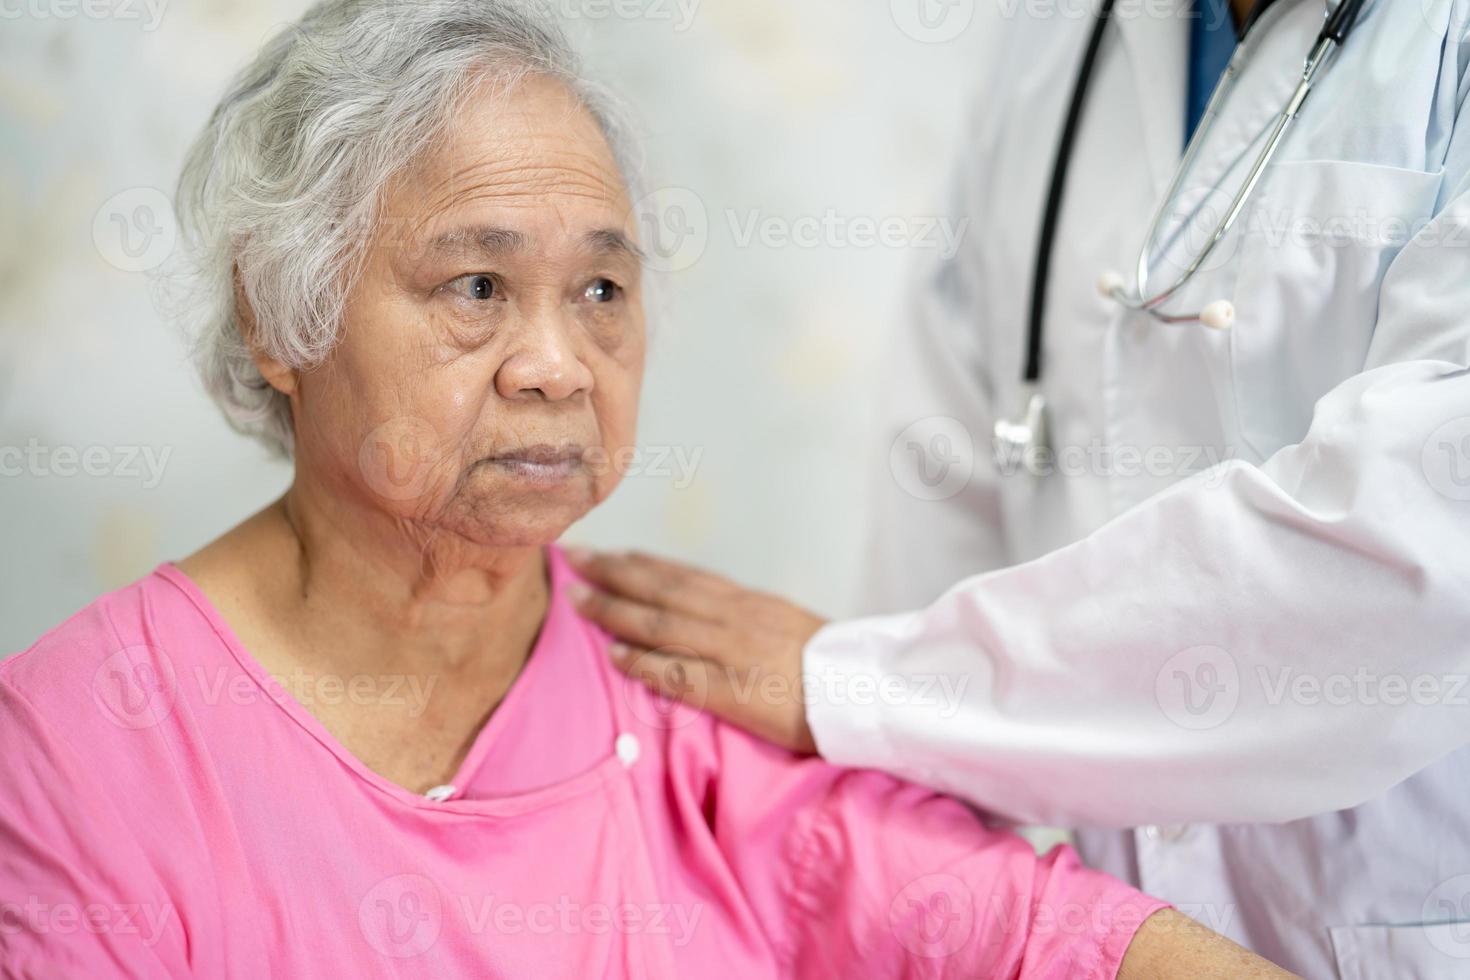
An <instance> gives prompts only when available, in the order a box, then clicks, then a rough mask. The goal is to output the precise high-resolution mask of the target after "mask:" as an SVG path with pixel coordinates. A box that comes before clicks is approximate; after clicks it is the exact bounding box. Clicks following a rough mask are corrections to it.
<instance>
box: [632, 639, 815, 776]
mask: <svg viewBox="0 0 1470 980" xmlns="http://www.w3.org/2000/svg"><path fill="white" fill-rule="evenodd" d="M609 655H610V656H611V658H612V661H613V663H614V664H615V665H616V666H617V667H618V669H620V670H621V671H623V673H625V674H627V675H628V676H629V677H631V678H633V679H635V680H638V681H641V682H642V683H643V684H644V685H646V686H647V687H648V688H650V689H651V690H653V691H654V692H656V693H658V694H662V695H663V696H664V697H667V698H669V699H670V700H673V701H679V702H682V703H684V704H687V705H689V706H690V707H692V708H697V709H700V710H705V711H709V712H710V713H711V714H714V715H716V716H717V717H719V718H721V719H723V720H724V721H727V722H729V723H731V724H733V725H737V726H739V727H740V728H743V729H745V730H746V731H748V732H750V733H751V734H753V735H756V736H758V737H760V738H764V739H765V740H766V741H768V742H772V743H774V744H776V745H779V746H781V747H783V748H785V749H787V750H789V751H792V752H800V753H805V754H808V755H810V754H813V753H815V752H816V742H815V740H814V739H813V737H812V733H811V729H810V728H809V727H808V726H807V722H806V711H805V707H804V705H803V703H802V700H801V691H800V689H799V688H789V689H788V688H783V687H781V686H780V685H772V684H770V683H762V684H742V683H740V681H739V678H738V677H737V675H736V673H735V672H734V671H733V670H732V669H731V668H729V667H727V666H725V665H722V664H717V663H713V662H711V661H709V660H705V659H703V658H702V657H699V656H695V655H692V651H688V650H685V649H682V648H668V647H665V648H661V649H658V650H647V649H643V648H639V647H629V646H628V645H626V644H621V643H617V644H614V645H613V648H612V649H611V650H609Z"/></svg>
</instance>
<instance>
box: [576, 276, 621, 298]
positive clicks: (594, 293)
mask: <svg viewBox="0 0 1470 980" xmlns="http://www.w3.org/2000/svg"><path fill="white" fill-rule="evenodd" d="M620 289H621V287H619V286H618V284H617V283H615V282H613V281H612V280H611V279H594V280H592V281H591V282H590V283H588V284H587V291H586V292H584V293H583V294H582V296H583V298H584V299H586V300H587V302H589V303H611V302H612V301H613V300H615V299H617V298H618V292H619V291H620Z"/></svg>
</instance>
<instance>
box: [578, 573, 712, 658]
mask: <svg viewBox="0 0 1470 980" xmlns="http://www.w3.org/2000/svg"><path fill="white" fill-rule="evenodd" d="M567 595H568V596H569V597H570V598H571V600H572V602H573V604H575V605H576V607H577V611H578V612H580V613H581V614H582V615H583V616H586V617H587V618H588V619H590V620H592V621H593V622H594V623H596V624H597V625H599V626H601V627H602V628H603V629H605V630H607V631H608V632H609V633H611V634H613V635H614V636H616V637H618V638H619V639H621V640H623V641H624V642H626V643H629V644H633V645H635V646H641V647H649V648H656V647H686V648H689V649H692V650H695V651H698V652H700V653H701V654H702V653H704V652H705V651H707V650H708V651H713V650H717V649H719V648H721V647H722V646H723V645H724V643H725V637H724V636H723V634H722V631H721V628H720V627H719V626H718V625H717V624H715V623H712V622H710V621H709V620H706V619H700V618H698V617H697V616H691V615H689V614H687V613H683V612H676V611H674V610H672V609H665V608H662V607H660V606H651V605H648V604H646V603H643V602H638V601H635V600H633V599H628V598H624V597H623V596H620V595H615V594H613V593H611V592H603V591H602V590H600V589H597V588H593V587H590V586H587V585H583V584H582V583H580V582H577V583H573V584H572V585H571V586H569V587H568V588H567Z"/></svg>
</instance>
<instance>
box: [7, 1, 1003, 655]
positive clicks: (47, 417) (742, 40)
mask: <svg viewBox="0 0 1470 980" xmlns="http://www.w3.org/2000/svg"><path fill="white" fill-rule="evenodd" d="M554 2H555V3H556V5H557V7H558V8H559V9H560V10H561V11H562V12H563V14H564V15H565V16H566V17H567V19H568V21H569V23H570V25H571V27H572V28H573V32H574V35H575V36H576V37H578V38H579V39H580V41H581V46H582V48H583V50H584V51H585V52H586V53H587V55H588V58H589V61H590V62H591V64H592V65H593V66H594V67H595V68H596V69H597V73H598V74H599V75H600V76H601V77H602V78H604V79H606V80H608V81H609V82H610V83H611V84H612V85H613V86H614V87H615V88H616V89H618V90H619V91H620V92H621V93H622V94H623V95H624V96H626V97H627V99H628V100H629V101H630V102H631V103H632V104H633V106H634V107H635V108H636V110H637V114H638V116H639V118H640V120H641V122H642V127H643V132H644V135H645V138H646V140H645V141H646V146H647V151H648V152H647V155H648V160H649V175H650V186H652V187H661V188H677V189H678V190H676V191H674V192H672V196H667V197H666V198H660V200H668V201H672V202H673V203H675V204H683V205H685V206H686V210H685V212H684V216H685V217H690V218H691V219H692V223H691V224H690V225H689V227H691V228H693V229H694V230H695V231H696V233H697V232H698V229H699V228H700V227H701V226H700V225H699V223H698V222H699V214H700V212H701V210H702V213H703V214H704V216H705V218H704V224H703V228H704V229H705V231H704V234H703V235H702V236H701V235H698V234H696V237H693V238H688V239H685V240H684V242H683V245H682V248H681V249H680V250H678V251H675V252H674V254H673V259H675V260H676V261H674V262H672V263H670V264H674V265H678V266H681V268H679V269H678V271H673V272H670V273H669V274H668V275H667V276H666V277H665V278H664V282H663V285H662V298H661V301H660V309H659V311H658V317H657V318H658V321H659V322H658V325H657V327H656V336H655V340H654V344H653V350H652V355H651V359H650V365H649V374H648V380H647V387H646V391H645V398H644V409H643V428H642V437H643V442H644V443H645V444H646V445H648V446H650V447H668V449H669V450H670V451H671V452H672V451H676V450H677V451H679V452H682V453H683V454H684V459H685V460H693V459H697V460H698V465H697V468H696V470H695V475H694V479H693V481H692V482H691V483H689V484H688V485H687V486H683V485H676V484H679V483H680V481H679V480H678V479H677V478H676V477H674V476H669V477H658V476H650V475H645V476H637V477H633V478H630V479H629V480H628V481H627V483H626V484H625V486H624V487H623V488H622V489H620V490H619V492H618V493H617V494H616V495H615V496H614V498H613V499H612V500H611V501H610V502H609V503H607V504H606V505H605V506H604V507H603V508H602V509H601V510H599V511H598V512H597V513H595V514H594V515H593V516H592V517H591V518H589V519H588V520H587V521H586V522H584V524H583V525H582V526H580V527H579V528H577V529H575V530H574V532H573V534H572V537H573V538H575V539H578V540H582V541H587V542H593V543H597V544H604V545H609V546H630V545H636V546H638V547H641V548H646V549H651V550H655V551H659V552H665V553H669V554H672V555H675V556H679V557H682V558H686V559H689V560H692V561H696V562H699V563H702V564H705V565H709V566H713V567H714V568H716V569H718V570H721V571H724V572H726V573H729V574H733V575H735V576H738V577H740V578H741V579H743V580H745V581H747V582H750V583H752V584H758V585H761V586H763V587H767V588H771V589H777V590H783V591H785V592H787V593H790V594H792V595H793V596H795V597H797V598H799V599H801V600H803V601H805V602H807V603H809V604H811V605H813V606H814V607H816V608H818V609H821V610H823V611H826V612H829V613H841V612H845V611H848V610H850V608H851V599H850V593H851V588H852V585H853V582H854V577H855V574H856V572H857V570H858V568H859V565H860V563H861V561H862V551H861V537H862V531H863V522H864V514H865V498H866V491H865V487H864V479H863V478H864V476H865V475H866V474H867V473H871V472H873V469H874V466H873V464H872V462H871V461H872V460H874V459H881V458H883V457H884V456H886V452H887V446H886V445H875V442H876V437H875V436H874V435H872V434H871V433H870V432H869V431H868V428H867V427H868V424H869V421H870V418H871V405H872V403H873V400H874V397H875V395H876V393H877V392H878V391H879V389H880V386H881V383H882V377H881V373H882V372H881V366H880V359H879V351H880V350H881V348H880V342H881V340H882V338H883V337H884V336H885V335H886V333H887V332H888V331H890V330H892V329H894V328H895V327H896V326H897V325H898V324H899V323H900V321H901V318H902V310H903V306H902V303H901V295H902V287H903V281H904V274H905V270H906V269H907V268H908V266H909V265H910V262H911V260H912V259H913V258H914V249H913V248H891V247H883V246H881V245H880V246H877V247H865V245H864V244H863V243H862V242H861V241H858V240H855V237H854V236H853V235H852V234H851V233H850V232H849V231H843V230H841V229H842V223H843V222H850V221H852V220H855V219H866V220H883V219H898V220H899V221H900V222H902V223H903V224H902V227H904V228H906V229H908V230H910V231H913V232H917V231H918V230H920V229H921V228H922V225H923V222H922V220H921V219H922V218H923V217H924V216H926V215H932V214H935V213H936V208H937V205H938V203H939V197H940V191H941V188H942V185H943V181H944V178H945V175H946V172H947V169H948V165H949V156H950V151H951V148H952V134H953V131H954V129H955V126H954V124H955V123H956V121H957V120H958V118H959V116H960V114H961V106H962V103H963V102H964V101H965V100H966V99H967V98H968V97H969V95H970V94H971V93H970V83H969V80H970V78H971V76H972V74H973V67H974V66H973V60H974V58H975V55H976V53H977V51H978V49H979V34H980V33H981V31H982V29H983V28H982V26H981V21H980V19H979V18H976V19H975V20H974V21H971V16H970V15H971V14H972V13H973V12H974V9H975V2H974V0H949V2H947V3H946V2H941V0H554ZM150 4H151V6H150ZM301 7H302V4H300V3H297V2H288V0H173V2H168V0H128V2H126V3H123V2H120V0H4V2H3V3H0V15H3V17H4V20H3V22H0V467H3V470H4V472H3V473H0V534H3V545H4V547H3V556H0V651H15V650H18V649H22V648H24V647H25V646H26V645H28V644H29V643H30V642H31V641H32V640H34V639H35V638H36V637H37V636H38V635H39V634H40V633H41V632H43V631H44V630H45V629H46V628H48V627H49V626H51V625H53V624H55V623H56V622H59V621H60V620H61V619H62V618H64V617H65V616H66V615H68V614H69V613H70V612H72V611H74V610H75V609H77V608H79V607H80V606H82V605H84V604H85V603H86V602H87V601H88V600H89V599H91V598H92V597H94V596H95V595H97V594H98V593H99V592H101V591H104V590H107V589H111V588H114V587H117V586H119V585H122V584H125V583H127V582H129V581H131V580H132V579H134V578H136V577H138V576H139V575H142V574H144V573H146V572H147V571H148V570H149V569H150V568H152V567H153V566H154V565H155V564H157V563H158V562H159V561H162V560H165V559H168V558H174V557H181V556H183V555H185V554H187V553H189V552H190V551H192V550H194V549H195V548H197V547H198V546H199V545H201V544H202V543H204V542H205V541H207V540H209V539H210V538H211V537H213V536H215V535H217V534H219V533H220V532H222V531H223V530H225V529H226V528H228V527H230V526H231V525H233V524H234V523H236V522H238V521H239V520H240V519H242V518H243V517H245V516H246V515H248V514H249V513H251V512H253V511H254V510H255V509H257V508H259V507H260V506H262V505H263V504H265V503H266V502H268V501H269V500H271V499H272V498H273V497H274V496H275V495H277V494H278V493H279V492H280V491H281V490H282V489H283V488H284V487H285V486H286V484H287V481H288V479H289V472H288V470H287V469H286V467H284V466H283V465H281V464H278V463H272V462H270V461H268V460H267V459H266V457H265V455H264V453H263V451H262V450H259V449H257V448H255V447H254V446H253V444H251V443H249V442H247V441H245V440H243V439H241V438H240V437H237V436H235V435H234V434H232V433H231V432H230V431H229V430H228V429H227V428H226V427H225V425H224V423H223V422H222V421H221V420H220V418H219V416H218V413H217V411H216V410H215V408H214V407H213V405H212V404H211V403H210V402H209V401H208V400H207V399H206V398H205V397H204V395H203V394H202V392H201V390H200V388H199V385H198V383H197V381H196V380H195V378H194V375H193V373H192V370H191V368H190V367H189V365H188V363H187V360H186V353H185V346H184V342H183V339H182V336H181V335H180V334H179V333H178V332H177V331H176V330H175V329H174V328H173V327H172V326H170V325H168V324H166V323H165V322H164V321H163V320H162V319H161V318H160V316H159V314H158V313H157V312H156V311H155V309H154V307H153V305H152V302H151V299H150V288H149V278H148V276H147V274H146V273H144V272H138V271H129V269H128V267H129V266H134V265H147V264H150V263H151V262H152V261H153V260H154V259H156V258H158V257H160V256H161V255H162V254H166V253H167V248H168V246H167V241H168V235H167V233H166V232H160V233H158V234H155V235H154V236H153V237H152V238H150V239H148V241H149V242H150V243H151V244H150V245H149V247H148V248H146V249H143V250H142V253H141V254H140V255H138V256H137V257H136V258H133V257H131V256H130V255H129V254H128V251H127V250H126V249H125V248H124V244H125V240H124V239H123V238H122V237H120V232H121V229H122V227H123V226H124V225H129V224H130V225H131V229H130V235H131V242H132V244H133V247H134V250H135V251H136V250H137V249H138V248H139V247H141V245H142V243H143V241H144V238H143V237H142V235H143V232H142V230H141V229H144V228H156V229H164V228H166V227H167V222H168V221H169V220H170V216H169V214H168V212H167V204H166V201H165V200H164V199H162V198H161V197H160V195H159V193H158V192H160V191H161V192H167V191H168V190H169V189H170V188H171V187H172V185H173V181H174V178H175V176H176V173H177V169H178V165H179V162H180V159H181V157H182V153H183V150H184V147H185V146H186V144H187V142H188V140H189V139H190V137H191V136H192V135H193V133H194V132H195V131H196V130H197V128H198V127H199V126H200V125H201V124H202V122H203V120H204V118H205V116H206V115H207V113H208V111H209V109H210V107H211V106H212V105H213V102H214V100H215V99H216V98H217V97H218V95H219V93H220V91H221V89H222V87H223V85H224V82H225V80H226V78H227V77H228V76H229V74H230V73H232V72H233V71H234V70H235V69H236V68H238V67H239V66H240V65H241V64H243V62H244V61H245V60H246V59H247V57H248V56H249V55H250V53H251V52H252V51H253V50H254V49H255V48H256V47H257V46H258V45H259V44H260V42H261V41H262V40H263V39H264V38H265V37H266V36H268V34H270V33H271V32H272V31H273V30H274V29H275V28H276V27H277V26H279V25H280V24H282V23H283V22H286V21H288V20H290V19H292V18H293V17H294V16H295V14H296V13H297V12H298V11H299V10H300V9H301ZM921 7H923V8H924V10H926V11H927V12H928V13H929V14H930V15H931V17H937V18H941V19H940V20H938V21H935V22H933V23H935V24H936V25H937V26H934V27H933V28H932V29H931V28H925V27H923V26H922V22H920V21H919V20H917V18H916V14H917V12H918V11H919V9H920V8H921ZM89 11H90V12H92V13H98V12H100V13H103V14H106V16H100V17H98V16H89V15H88V12H89ZM155 14H156V15H157V16H156V20H155ZM944 18H947V19H944ZM947 35H954V37H953V38H952V39H949V40H944V41H943V42H942V43H938V41H939V39H942V38H944V37H945V36H947ZM150 189H153V190H150ZM119 195H121V196H119ZM142 208H151V209H153V210H152V211H151V212H150V211H146V210H140V209H142ZM665 214H666V215H667V216H669V220H671V221H672V220H674V219H676V218H678V217H679V216H680V215H679V212H676V211H665ZM829 216H830V217H829ZM752 219H756V220H757V221H758V222H765V223H766V227H767V229H768V233H767V234H764V235H761V234H757V236H756V238H755V239H754V240H753V241H750V242H742V241H741V235H742V234H743V231H744V229H745V228H747V227H748V226H749V223H750V222H751V220H752ZM799 219H806V225H805V226H806V227H810V226H811V225H812V223H813V221H815V222H816V223H817V224H818V226H819V227H820V226H821V225H822V224H826V225H828V226H831V227H834V228H837V229H839V230H838V231H836V232H834V234H835V239H834V240H833V242H832V243H831V244H824V245H821V246H819V247H804V246H800V245H793V244H784V245H783V244H782V243H781V242H780V241H779V240H778V239H777V238H775V237H772V234H771V233H770V232H775V233H779V232H781V231H783V230H790V231H793V232H795V231H799V230H801V228H802V227H803V226H802V225H799V224H798V221H799ZM672 227H673V226H672V225H670V226H667V227H666V228H665V233H666V234H667V233H669V229H670V228H672ZM971 233H974V232H973V231H972V232H971ZM823 235H824V236H825V235H826V232H825V231H824V232H823ZM668 243H669V244H672V243H673V241H672V240H669V241H668ZM89 447H102V449H100V450H97V449H94V450H92V454H91V456H89V457H87V456H85V455H84V453H85V451H86V450H88V448H89ZM68 450H71V451H72V452H75V453H77V454H78V456H79V457H80V458H79V459H78V460H73V461H72V462H71V464H70V465H69V464H68V462H67V458H68V457H67V455H66V453H67V451H68ZM58 451H59V453H58ZM17 452H18V453H20V456H19V457H18V456H17ZM149 454H151V460H152V464H153V465H154V466H158V465H159V464H160V463H161V464H162V466H161V475H160V476H158V477H157V478H156V479H155V478H154V477H153V476H151V475H150V469H149V459H150V456H149ZM649 459H650V461H651V460H652V457H649ZM84 460H85V462H86V463H87V464H88V466H89V468H91V469H92V470H93V472H94V475H87V474H85V473H82V472H80V470H81V467H82V462H83V461H84ZM130 463H131V465H129V464H130ZM73 469H76V470H77V472H75V473H74V474H72V471H73ZM17 470H20V471H21V472H19V473H17V472H16V471H17ZM99 473H100V474H101V475H97V474H99ZM69 474H72V475H69Z"/></svg>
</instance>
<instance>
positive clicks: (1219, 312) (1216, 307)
mask: <svg viewBox="0 0 1470 980" xmlns="http://www.w3.org/2000/svg"><path fill="white" fill-rule="evenodd" d="M1199 322H1200V323H1203V324H1204V325H1205V326H1207V327H1212V328H1214V329H1215V330H1229V329H1230V328H1231V327H1233V326H1235V304H1234V303H1232V302H1230V300H1228V299H1217V300H1215V302H1213V303H1211V304H1210V305H1208V306H1206V307H1205V308H1204V309H1202V310H1200V311H1199Z"/></svg>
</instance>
